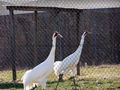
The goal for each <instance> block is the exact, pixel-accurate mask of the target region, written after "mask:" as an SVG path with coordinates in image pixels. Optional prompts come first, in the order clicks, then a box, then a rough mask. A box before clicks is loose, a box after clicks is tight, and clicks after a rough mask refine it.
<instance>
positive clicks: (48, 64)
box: [22, 32, 62, 90]
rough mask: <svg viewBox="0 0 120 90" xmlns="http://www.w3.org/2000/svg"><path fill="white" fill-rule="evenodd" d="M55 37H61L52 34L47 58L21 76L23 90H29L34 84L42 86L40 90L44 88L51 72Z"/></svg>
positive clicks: (56, 33)
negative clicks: (50, 47)
mask: <svg viewBox="0 0 120 90" xmlns="http://www.w3.org/2000/svg"><path fill="white" fill-rule="evenodd" d="M57 36H60V37H62V36H61V35H60V34H59V33H58V32H55V33H54V34H53V36H52V40H53V41H52V49H51V51H50V54H49V56H48V58H47V59H46V60H45V61H44V62H42V63H41V64H39V65H37V66H36V67H34V68H33V69H31V70H28V71H27V72H26V73H25V74H24V75H23V77H22V80H23V84H24V90H30V89H31V88H32V87H33V86H34V85H35V84H36V83H37V84H38V83H39V84H40V85H41V86H42V89H45V88H46V81H47V79H46V78H47V76H48V75H50V74H51V73H52V72H53V67H54V65H53V64H54V60H55V49H56V38H57Z"/></svg>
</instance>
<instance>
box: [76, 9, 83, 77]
mask: <svg viewBox="0 0 120 90" xmlns="http://www.w3.org/2000/svg"><path fill="white" fill-rule="evenodd" d="M80 12H82V10H81V11H77V12H76V31H77V42H79V24H80ZM77 75H80V60H79V62H78V64H77Z"/></svg>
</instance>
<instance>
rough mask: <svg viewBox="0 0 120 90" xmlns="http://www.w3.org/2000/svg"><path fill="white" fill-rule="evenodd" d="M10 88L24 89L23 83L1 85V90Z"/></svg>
mask: <svg viewBox="0 0 120 90" xmlns="http://www.w3.org/2000/svg"><path fill="white" fill-rule="evenodd" d="M9 88H16V89H20V88H23V84H22V83H12V82H10V83H0V89H9Z"/></svg>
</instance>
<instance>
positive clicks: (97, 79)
mask: <svg viewBox="0 0 120 90" xmlns="http://www.w3.org/2000/svg"><path fill="white" fill-rule="evenodd" d="M25 71H26V70H19V71H17V80H18V82H17V83H13V82H12V72H11V71H9V70H8V71H0V90H3V89H5V90H23V85H22V83H21V81H20V79H21V77H22V75H23V74H24V72H25ZM69 77H70V74H69V73H68V74H67V75H66V76H65V77H64V80H65V81H63V82H60V83H59V86H58V90H74V88H75V87H74V86H73V82H72V81H70V80H68V78H69ZM56 84H57V78H56V76H55V75H54V73H52V74H51V75H50V76H49V77H48V81H47V90H54V89H55V87H56ZM76 88H77V89H78V90H120V65H101V66H88V67H81V76H77V77H76ZM35 90H41V87H40V86H39V87H38V88H35Z"/></svg>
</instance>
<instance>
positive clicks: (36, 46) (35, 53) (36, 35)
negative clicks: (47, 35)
mask: <svg viewBox="0 0 120 90" xmlns="http://www.w3.org/2000/svg"><path fill="white" fill-rule="evenodd" d="M37 15H38V12H37V11H34V26H35V43H34V58H35V60H34V66H35V65H36V64H37V60H38V54H37V53H38V52H37V48H38V41H37V40H38V34H37V33H38V23H37Z"/></svg>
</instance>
